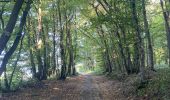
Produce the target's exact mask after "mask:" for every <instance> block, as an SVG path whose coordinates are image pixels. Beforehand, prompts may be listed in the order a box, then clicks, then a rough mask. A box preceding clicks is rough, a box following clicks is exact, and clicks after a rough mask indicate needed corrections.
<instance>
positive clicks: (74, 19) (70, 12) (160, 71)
mask: <svg viewBox="0 0 170 100" xmlns="http://www.w3.org/2000/svg"><path fill="white" fill-rule="evenodd" d="M169 68H170V0H0V76H1V77H0V90H1V92H2V93H3V92H17V91H18V90H19V89H20V88H21V87H23V86H25V85H27V84H28V83H29V84H30V82H34V81H36V82H42V81H44V80H67V77H74V76H77V75H79V74H81V73H85V72H87V71H88V72H89V71H90V72H94V73H95V74H100V75H106V76H107V77H110V78H111V79H110V80H113V79H114V80H117V79H118V80H120V81H123V82H124V83H126V81H124V80H127V79H128V78H132V80H135V85H136V84H137V89H136V90H135V91H138V92H137V94H134V95H138V96H139V95H140V96H154V97H155V98H157V99H154V100H163V99H166V100H169V99H170V94H169V93H170V91H169V89H170V86H169V83H170V69H169ZM128 81H129V80H128ZM155 92H156V93H155ZM158 98H159V99H158ZM89 100H90V99H89ZM97 100H98V99H97ZM101 100H103V99H101ZM147 100H150V99H147Z"/></svg>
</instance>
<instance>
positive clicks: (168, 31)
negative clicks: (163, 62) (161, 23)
mask: <svg viewBox="0 0 170 100" xmlns="http://www.w3.org/2000/svg"><path fill="white" fill-rule="evenodd" d="M160 4H161V8H162V12H163V16H164V20H165V28H166V35H167V42H168V59H169V61H168V64H169V67H170V25H169V22H168V21H169V16H168V15H167V12H166V9H165V8H164V4H163V1H162V0H160Z"/></svg>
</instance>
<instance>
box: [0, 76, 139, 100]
mask: <svg viewBox="0 0 170 100" xmlns="http://www.w3.org/2000/svg"><path fill="white" fill-rule="evenodd" d="M43 82H44V86H43V87H41V88H40V87H39V88H36V87H35V88H24V89H21V90H20V91H17V92H15V93H8V94H3V97H2V98H1V100H134V99H133V98H131V97H129V98H127V97H126V96H124V95H123V92H122V83H121V82H119V81H117V80H110V79H108V78H106V77H105V76H95V75H90V74H88V75H79V76H75V77H70V78H67V79H66V80H65V81H60V80H53V81H49V80H48V81H43ZM138 100H139V99H138Z"/></svg>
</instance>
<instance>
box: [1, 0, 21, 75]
mask: <svg viewBox="0 0 170 100" xmlns="http://www.w3.org/2000/svg"><path fill="white" fill-rule="evenodd" d="M23 2H24V0H17V1H16V3H15V5H14V8H13V10H12V13H11V15H10V18H9V21H8V23H7V25H6V28H5V30H4V31H3V33H2V35H1V37H0V55H1V53H2V51H3V50H4V48H5V47H6V44H7V42H8V40H9V39H10V37H11V34H12V32H13V29H14V27H15V24H16V21H17V18H18V15H19V12H20V9H21V7H22V4H23ZM0 75H1V74H0Z"/></svg>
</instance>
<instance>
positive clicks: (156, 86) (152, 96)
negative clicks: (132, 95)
mask: <svg viewBox="0 0 170 100" xmlns="http://www.w3.org/2000/svg"><path fill="white" fill-rule="evenodd" d="M137 95H138V96H145V97H146V98H148V99H149V100H170V68H163V69H158V70H157V72H156V74H155V75H154V76H153V77H152V78H151V79H149V81H148V84H147V85H146V86H145V87H144V88H141V89H138V91H137Z"/></svg>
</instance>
